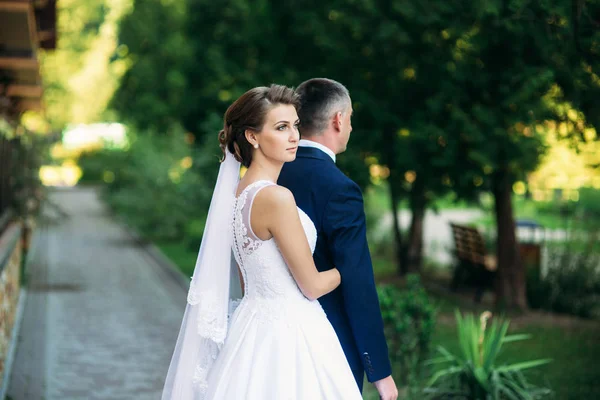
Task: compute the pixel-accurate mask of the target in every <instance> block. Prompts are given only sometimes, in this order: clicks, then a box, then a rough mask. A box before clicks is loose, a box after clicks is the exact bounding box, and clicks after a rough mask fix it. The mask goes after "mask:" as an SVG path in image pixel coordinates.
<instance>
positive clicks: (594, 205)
mask: <svg viewBox="0 0 600 400" xmlns="http://www.w3.org/2000/svg"><path fill="white" fill-rule="evenodd" d="M577 208H578V210H579V212H580V215H581V216H582V217H583V218H585V219H588V218H589V219H592V220H594V221H600V190H599V189H593V188H581V189H580V190H579V201H578V202H577ZM598 225H599V226H597V227H600V222H598Z"/></svg>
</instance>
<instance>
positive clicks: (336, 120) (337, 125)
mask: <svg viewBox="0 0 600 400" xmlns="http://www.w3.org/2000/svg"><path fill="white" fill-rule="evenodd" d="M333 128H334V129H335V130H336V131H338V132H341V131H342V113H341V112H340V111H338V112H336V113H335V114H334V116H333Z"/></svg>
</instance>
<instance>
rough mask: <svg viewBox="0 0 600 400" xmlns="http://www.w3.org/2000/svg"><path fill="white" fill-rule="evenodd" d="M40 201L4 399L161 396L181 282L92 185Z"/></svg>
mask: <svg viewBox="0 0 600 400" xmlns="http://www.w3.org/2000/svg"><path fill="white" fill-rule="evenodd" d="M51 200H52V202H53V203H55V204H56V205H57V206H58V207H59V208H60V209H61V210H63V211H64V212H66V213H67V214H68V215H69V216H68V217H67V218H63V217H61V216H60V213H57V210H56V209H55V208H53V207H49V206H47V207H45V209H44V213H43V214H44V218H43V219H42V223H41V224H40V229H38V231H37V237H36V242H35V249H34V250H33V258H32V262H31V264H30V269H29V276H30V278H29V279H30V282H29V292H28V296H27V303H26V306H25V311H24V317H23V324H22V326H21V331H20V337H19V343H18V347H17V353H16V358H15V362H14V365H13V372H12V376H11V382H10V386H9V390H8V395H9V396H10V398H11V399H12V400H37V399H46V400H54V399H61V400H67V399H86V400H87V399H123V400H125V399H159V398H160V392H161V389H162V385H163V381H164V377H165V375H166V372H167V368H168V364H169V361H170V358H171V353H172V351H173V347H174V345H175V340H176V339H177V333H178V330H179V324H180V322H181V317H182V313H183V310H184V305H185V290H184V289H183V288H182V287H181V286H180V285H179V284H178V283H177V282H176V281H175V280H174V279H172V277H171V276H170V275H169V274H168V273H167V272H166V271H165V270H164V268H163V267H161V265H159V264H158V263H156V262H155V261H154V259H152V258H151V257H150V256H148V254H147V253H146V252H144V251H143V249H142V248H140V247H139V245H138V244H137V242H136V241H135V240H133V239H132V238H131V237H130V236H129V235H128V234H127V232H126V231H125V230H124V229H123V228H122V227H121V226H120V225H119V224H118V223H117V222H116V221H115V220H114V219H113V218H112V217H111V216H110V214H108V212H107V210H106V209H105V208H104V206H103V205H102V203H101V202H100V201H99V199H98V197H97V194H96V192H95V191H94V190H92V189H68V190H66V189H65V190H56V191H54V192H53V193H52V195H51Z"/></svg>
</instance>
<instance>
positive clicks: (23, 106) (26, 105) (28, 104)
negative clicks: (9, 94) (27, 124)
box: [17, 99, 44, 112]
mask: <svg viewBox="0 0 600 400" xmlns="http://www.w3.org/2000/svg"><path fill="white" fill-rule="evenodd" d="M17 107H18V109H19V111H21V112H25V111H41V110H43V109H44V106H43V105H42V101H41V100H40V99H27V100H20V101H19V102H18V103H17Z"/></svg>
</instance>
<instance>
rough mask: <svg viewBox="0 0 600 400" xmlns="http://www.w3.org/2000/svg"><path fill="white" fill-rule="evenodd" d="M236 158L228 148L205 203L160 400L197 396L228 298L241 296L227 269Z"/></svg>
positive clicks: (220, 337) (217, 344)
mask: <svg viewBox="0 0 600 400" xmlns="http://www.w3.org/2000/svg"><path fill="white" fill-rule="evenodd" d="M239 172H240V163H239V162H238V161H237V160H236V159H235V158H234V157H233V155H232V154H231V153H230V152H227V154H226V157H225V160H223V162H222V163H221V166H220V168H219V176H218V178H217V183H216V185H215V189H214V192H213V197H212V200H211V202H210V208H209V211H208V218H207V219H206V226H205V229H204V235H203V236H202V243H201V244H200V251H199V253H198V259H197V260H196V267H195V269H194V275H193V277H192V281H191V283H190V289H189V292H188V296H187V305H186V308H185V314H184V316H183V321H182V323H181V328H180V331H179V337H178V338H177V344H176V345H175V351H174V353H173V357H172V359H171V364H170V366H169V372H168V373H167V378H166V380H165V386H164V389H163V393H162V400H174V399H177V400H202V399H203V398H204V395H205V392H206V388H207V380H208V373H209V372H210V369H211V368H212V366H213V364H214V361H215V360H216V358H217V356H218V354H219V351H220V349H221V346H222V345H223V342H224V340H225V336H226V335H227V318H228V311H229V307H230V300H231V299H233V298H236V297H241V288H240V282H239V278H238V274H237V272H235V273H232V271H233V270H234V268H236V267H235V262H234V260H233V257H232V253H231V252H232V250H231V247H232V242H233V234H232V219H233V207H234V201H235V191H236V189H237V185H238V183H239Z"/></svg>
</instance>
